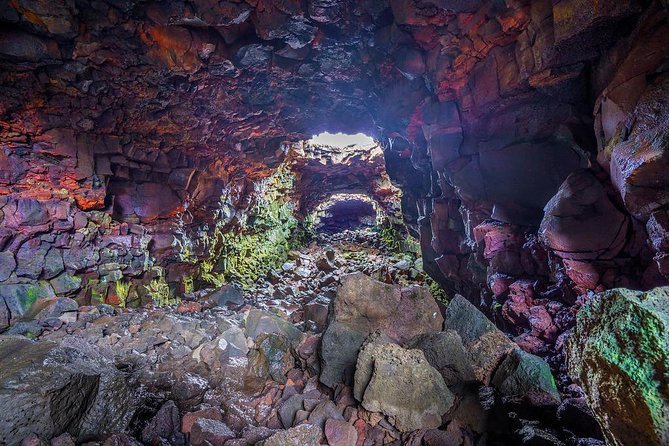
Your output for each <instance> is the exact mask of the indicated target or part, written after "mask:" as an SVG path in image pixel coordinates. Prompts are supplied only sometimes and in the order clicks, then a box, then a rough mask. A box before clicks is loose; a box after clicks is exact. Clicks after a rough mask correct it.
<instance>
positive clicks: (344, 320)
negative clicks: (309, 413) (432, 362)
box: [320, 273, 443, 386]
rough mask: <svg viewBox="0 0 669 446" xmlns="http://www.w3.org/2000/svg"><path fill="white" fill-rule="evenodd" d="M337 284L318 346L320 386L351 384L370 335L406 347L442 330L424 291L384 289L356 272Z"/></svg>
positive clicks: (435, 309)
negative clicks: (405, 343) (410, 342)
mask: <svg viewBox="0 0 669 446" xmlns="http://www.w3.org/2000/svg"><path fill="white" fill-rule="evenodd" d="M341 282H342V285H341V287H340V288H339V290H338V291H337V296H336V298H335V300H334V304H333V311H332V314H331V317H330V324H329V325H328V328H327V329H326V330H325V333H324V334H323V338H322V343H321V351H320V353H321V360H322V371H321V376H320V381H321V382H322V383H323V384H325V385H327V386H333V385H334V384H336V383H346V384H351V383H352V378H353V373H354V370H355V364H356V360H357V356H358V351H359V349H360V346H361V345H362V343H363V342H364V340H365V339H366V338H367V337H368V336H369V335H370V334H371V333H373V332H375V331H380V332H381V333H383V334H384V335H386V336H388V337H390V338H391V339H394V340H395V341H398V342H407V341H409V340H411V339H413V338H414V337H415V336H417V335H419V334H423V333H430V332H437V331H440V330H441V324H442V321H443V318H442V316H441V312H440V310H439V307H438V306H437V303H436V301H435V300H434V298H433V297H432V296H431V295H430V293H429V292H428V291H427V290H426V289H423V288H420V287H409V288H401V287H400V286H399V285H388V284H384V283H382V282H378V281H376V280H374V279H372V278H370V277H369V276H366V275H364V274H361V273H357V274H351V275H348V276H345V277H343V278H342V280H341Z"/></svg>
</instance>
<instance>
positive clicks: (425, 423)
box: [355, 342, 455, 432]
mask: <svg viewBox="0 0 669 446" xmlns="http://www.w3.org/2000/svg"><path fill="white" fill-rule="evenodd" d="M363 389H364V391H363ZM355 393H356V397H357V398H358V399H361V401H362V406H363V407H364V408H365V409H366V410H368V411H370V412H381V413H383V414H385V415H387V416H388V417H390V420H391V422H392V423H393V424H394V425H395V427H396V428H397V429H399V430H400V431H402V432H410V431H414V430H418V429H435V428H437V427H439V426H441V417H442V415H444V414H445V413H446V412H448V411H449V410H450V409H451V408H452V407H453V404H454V402H455V396H454V395H453V394H452V393H451V391H450V390H449V389H448V387H446V383H445V382H444V379H443V378H442V376H441V375H440V374H439V372H438V371H437V370H436V369H435V368H434V367H432V366H431V365H430V363H429V362H427V359H425V355H424V354H423V352H422V351H420V350H409V349H404V348H402V347H400V346H398V345H395V344H390V343H379V342H370V343H368V344H367V345H365V347H364V348H363V349H362V350H361V351H360V355H359V357H358V365H357V368H356V371H355ZM361 395H362V398H360V396H361Z"/></svg>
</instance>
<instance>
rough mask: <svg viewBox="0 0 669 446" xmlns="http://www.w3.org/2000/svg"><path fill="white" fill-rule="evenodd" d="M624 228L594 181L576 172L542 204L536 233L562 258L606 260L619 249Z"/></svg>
mask: <svg viewBox="0 0 669 446" xmlns="http://www.w3.org/2000/svg"><path fill="white" fill-rule="evenodd" d="M628 225H629V219H628V218H627V217H626V216H625V215H624V214H623V213H622V212H620V211H619V210H618V209H617V208H616V207H615V206H614V205H613V203H612V202H611V200H610V199H609V198H608V196H607V195H606V191H605V189H604V187H603V186H602V184H601V183H600V182H599V181H598V180H597V178H596V177H595V176H594V175H593V174H592V173H590V172H588V171H586V170H580V171H578V172H574V173H572V174H571V175H569V177H568V178H567V179H566V180H565V182H564V183H563V184H562V186H560V190H559V191H558V192H557V194H556V195H555V196H554V197H553V198H552V199H551V201H550V202H549V203H548V204H547V205H546V213H545V215H544V218H543V220H542V222H541V228H540V229H539V234H540V236H541V238H542V240H543V242H544V243H546V245H548V247H549V248H551V249H552V250H553V251H555V253H556V254H557V255H559V256H560V257H562V258H564V259H573V260H594V259H599V258H604V259H610V258H612V257H614V256H615V255H617V254H618V253H619V252H620V250H621V249H622V248H623V245H624V243H625V241H626V236H627V228H628Z"/></svg>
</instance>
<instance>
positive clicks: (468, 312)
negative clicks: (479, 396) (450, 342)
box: [444, 295, 516, 385]
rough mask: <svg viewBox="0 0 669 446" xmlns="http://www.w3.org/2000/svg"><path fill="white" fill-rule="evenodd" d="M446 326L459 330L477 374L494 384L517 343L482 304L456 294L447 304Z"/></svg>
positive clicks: (478, 377)
mask: <svg viewBox="0 0 669 446" xmlns="http://www.w3.org/2000/svg"><path fill="white" fill-rule="evenodd" d="M444 330H455V331H456V332H457V333H458V335H460V338H461V339H462V343H463V345H464V347H465V350H466V351H467V354H468V357H469V360H470V362H471V365H472V368H473V370H474V375H475V376H476V378H477V379H478V380H479V381H480V382H481V383H483V384H485V385H488V384H490V380H491V379H492V375H493V373H494V371H495V369H496V368H497V366H498V364H499V363H500V362H501V361H502V359H504V357H506V355H507V354H508V353H510V352H511V351H512V350H513V349H514V348H515V347H516V346H515V344H514V343H513V342H512V341H511V340H510V339H509V338H508V337H507V336H506V335H505V334H504V333H503V332H502V331H501V330H499V329H498V328H497V327H495V324H493V323H492V322H491V321H490V320H489V319H488V318H487V317H486V316H485V315H484V314H483V313H481V312H480V311H479V310H478V308H476V307H475V306H474V305H472V304H471V303H470V302H469V301H468V300H467V299H465V298H464V297H462V296H460V295H456V296H455V297H454V298H453V299H452V300H451V302H450V303H449V304H448V307H447V308H446V313H445V314H444Z"/></svg>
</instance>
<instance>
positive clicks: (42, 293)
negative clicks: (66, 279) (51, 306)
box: [0, 282, 55, 324]
mask: <svg viewBox="0 0 669 446" xmlns="http://www.w3.org/2000/svg"><path fill="white" fill-rule="evenodd" d="M47 297H55V295H54V292H53V289H52V288H51V285H49V284H48V283H47V282H36V283H31V284H28V283H18V284H5V285H2V286H0V298H1V299H2V300H4V301H5V304H6V305H7V308H8V309H9V313H10V315H11V318H10V323H12V324H14V323H15V322H17V321H18V320H19V319H20V318H21V317H23V315H24V314H25V313H27V312H28V310H30V308H31V307H32V306H33V305H34V304H35V302H37V301H38V300H40V299H45V298H47Z"/></svg>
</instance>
